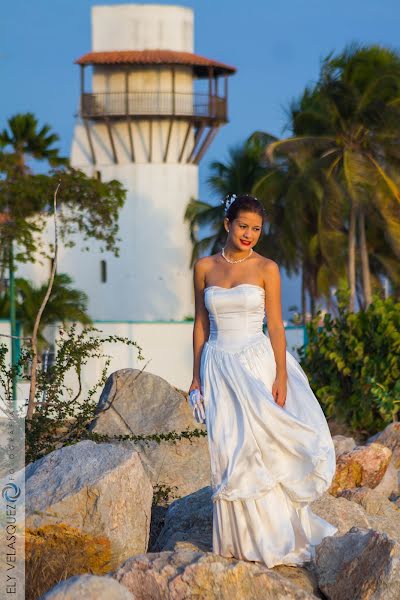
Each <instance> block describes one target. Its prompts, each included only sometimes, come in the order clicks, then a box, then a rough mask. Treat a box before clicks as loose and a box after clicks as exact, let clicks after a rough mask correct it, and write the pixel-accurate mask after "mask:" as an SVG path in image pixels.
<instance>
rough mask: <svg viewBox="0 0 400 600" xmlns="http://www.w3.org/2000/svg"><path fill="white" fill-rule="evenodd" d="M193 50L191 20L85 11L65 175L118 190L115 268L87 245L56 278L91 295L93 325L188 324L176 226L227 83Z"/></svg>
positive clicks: (186, 279)
mask: <svg viewBox="0 0 400 600" xmlns="http://www.w3.org/2000/svg"><path fill="white" fill-rule="evenodd" d="M193 50H194V48H193V12H192V10H191V9H189V8H184V7H180V6H162V5H143V4H123V5H113V6H95V7H93V8H92V51H91V52H89V53H88V54H85V55H84V56H81V57H80V58H78V59H77V60H76V63H77V64H78V65H80V70H81V97H80V103H79V105H80V108H79V117H78V120H77V123H76V126H75V130H74V136H73V143H72V151H71V163H72V165H73V166H74V167H76V168H79V169H82V170H84V171H85V172H86V173H88V174H91V175H93V176H97V177H101V179H102V180H103V181H109V180H111V179H117V180H119V181H120V182H121V183H122V184H123V186H124V187H125V188H126V190H127V198H126V202H125V206H124V207H123V209H122V211H121V215H120V220H119V237H120V238H121V242H120V256H119V257H118V258H116V257H113V256H111V255H106V254H103V253H100V252H99V250H98V247H97V245H96V244H95V243H91V247H90V252H89V253H82V252H81V251H80V250H79V248H78V246H79V244H78V246H77V247H76V248H75V249H72V250H67V249H65V250H64V251H63V252H62V255H61V256H60V261H59V270H60V271H66V272H70V273H72V274H73V277H74V285H75V287H77V288H79V289H82V290H84V291H85V292H86V293H87V294H88V296H89V313H90V315H91V316H92V317H93V318H94V319H101V320H105V319H107V320H118V321H130V320H135V321H137V320H142V321H143V320H144V321H153V320H181V319H183V318H184V317H185V316H187V315H193V312H194V305H193V291H192V290H193V284H192V272H191V269H190V266H189V263H190V257H191V252H192V244H191V241H190V237H189V232H188V225H187V223H184V220H183V217H184V212H185V209H186V206H187V204H188V202H189V201H190V199H191V198H197V197H198V164H199V162H200V160H201V159H202V157H203V156H204V154H205V152H206V150H207V148H208V146H209V144H210V143H211V141H212V139H213V138H214V136H215V134H216V133H217V131H218V129H219V127H220V126H221V125H223V124H225V123H226V122H227V90H228V86H227V81H228V76H229V75H231V74H233V73H234V72H235V69H234V68H233V67H231V66H228V65H225V64H222V63H220V62H217V61H215V60H211V59H208V58H205V57H203V56H199V55H197V54H194V52H193ZM90 76H91V77H90ZM90 79H91V86H90Z"/></svg>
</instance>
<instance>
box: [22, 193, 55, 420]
mask: <svg viewBox="0 0 400 600" xmlns="http://www.w3.org/2000/svg"><path fill="white" fill-rule="evenodd" d="M59 187H60V184H58V185H57V188H56V191H55V192H54V201H53V206H54V256H53V264H52V267H51V273H50V279H49V283H48V286H47V291H46V294H45V296H44V298H43V301H42V304H41V305H40V308H39V312H38V314H37V315H36V319H35V324H34V326H33V333H32V369H31V383H30V387H29V400H28V408H27V411H26V418H27V420H28V421H29V420H31V419H32V416H33V413H34V411H35V408H36V399H35V397H36V382H37V368H38V347H37V337H38V332H39V326H40V319H41V318H42V314H43V311H44V309H45V308H46V304H47V302H48V300H49V298H50V294H51V291H52V289H53V283H54V277H55V274H56V268H57V257H58V233H57V192H58V189H59Z"/></svg>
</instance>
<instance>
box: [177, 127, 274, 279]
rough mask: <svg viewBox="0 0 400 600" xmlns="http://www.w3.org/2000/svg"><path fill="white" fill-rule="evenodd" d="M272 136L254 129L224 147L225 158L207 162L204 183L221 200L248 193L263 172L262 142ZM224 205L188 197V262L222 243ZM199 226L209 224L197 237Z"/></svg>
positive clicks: (186, 218)
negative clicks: (207, 231)
mask: <svg viewBox="0 0 400 600" xmlns="http://www.w3.org/2000/svg"><path fill="white" fill-rule="evenodd" d="M274 139H276V138H274V137H272V136H270V135H268V134H263V133H260V132H257V133H255V134H253V135H252V136H251V137H250V138H248V139H247V140H246V141H245V142H244V144H240V145H237V146H235V147H232V148H230V149H229V151H228V161H227V162H220V161H214V162H212V163H211V165H210V170H211V174H210V176H209V177H208V184H209V186H210V189H211V191H212V192H213V193H214V194H216V195H217V196H218V197H219V198H220V199H221V200H222V199H223V198H224V197H225V196H226V195H227V194H229V193H236V194H238V195H239V194H245V193H251V190H252V188H253V186H254V184H255V182H256V181H257V180H258V179H259V178H260V177H261V176H262V175H263V174H264V172H265V168H266V161H265V158H264V156H263V150H264V148H265V145H266V144H267V143H269V142H271V141H273V140H274ZM223 218H224V207H223V204H222V203H219V204H217V205H213V204H210V203H208V202H205V201H202V200H195V199H192V200H191V201H190V202H189V204H188V206H187V208H186V212H185V216H184V219H185V221H188V222H189V228H190V237H191V240H192V243H193V250H192V256H191V261H190V266H191V267H192V266H193V264H194V262H195V261H196V259H197V258H199V257H200V256H201V255H202V254H203V252H206V251H210V252H211V254H213V253H215V252H218V251H219V250H220V249H221V247H222V246H223V244H224V241H225V238H226V231H225V229H224V227H223ZM200 226H208V227H210V228H211V231H212V233H211V235H209V236H206V237H205V238H203V239H201V240H199V239H198V235H197V234H198V229H199V227H200Z"/></svg>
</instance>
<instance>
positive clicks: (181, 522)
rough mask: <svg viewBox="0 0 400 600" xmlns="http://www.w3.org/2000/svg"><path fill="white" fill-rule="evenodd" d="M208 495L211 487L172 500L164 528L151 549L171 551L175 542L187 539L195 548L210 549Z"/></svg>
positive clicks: (210, 523) (210, 521) (210, 518)
mask: <svg viewBox="0 0 400 600" xmlns="http://www.w3.org/2000/svg"><path fill="white" fill-rule="evenodd" d="M211 495H212V490H211V487H210V486H208V487H204V488H202V489H201V490H198V491H197V492H195V493H193V494H189V495H188V496H185V497H184V498H180V499H179V500H175V501H174V502H172V504H170V505H169V507H168V510H167V513H166V516H165V521H164V527H163V528H162V530H161V532H160V535H159V537H158V539H157V541H156V543H155V545H154V546H153V548H152V550H153V551H155V552H156V551H159V550H173V549H174V548H175V547H176V545H177V542H188V543H189V544H192V545H193V547H194V548H197V549H198V550H204V551H211V550H212V518H213V514H212V513H213V505H212V500H211ZM180 547H182V545H181V544H180Z"/></svg>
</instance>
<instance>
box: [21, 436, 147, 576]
mask: <svg viewBox="0 0 400 600" xmlns="http://www.w3.org/2000/svg"><path fill="white" fill-rule="evenodd" d="M25 478H26V487H25V494H26V497H25V508H26V518H25V520H26V527H28V528H29V529H31V530H33V529H35V528H38V527H40V526H42V525H46V524H57V523H65V524H67V525H71V526H72V527H74V528H77V529H79V530H81V531H83V532H85V533H90V534H93V535H102V536H105V537H107V538H108V539H109V540H110V543H111V551H112V565H117V564H120V563H121V561H123V560H125V559H126V558H127V557H129V556H132V554H137V553H140V552H145V551H146V550H147V544H148V538H149V529H150V518H151V505H152V499H153V488H152V485H151V483H150V481H149V479H148V477H147V475H146V473H145V471H144V468H143V465H142V462H141V460H140V457H139V454H138V453H137V452H135V451H134V450H132V448H127V447H123V446H122V445H120V444H96V443H95V442H92V441H83V442H80V443H79V444H75V445H73V446H66V447H64V448H60V449H59V450H56V451H54V452H52V453H50V454H48V455H46V456H44V457H43V458H41V459H40V460H38V461H36V462H34V463H31V464H30V465H28V467H27V468H26V470H25Z"/></svg>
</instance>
